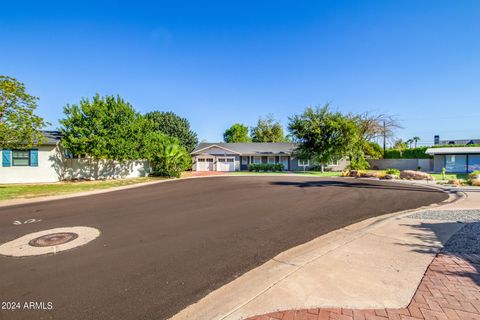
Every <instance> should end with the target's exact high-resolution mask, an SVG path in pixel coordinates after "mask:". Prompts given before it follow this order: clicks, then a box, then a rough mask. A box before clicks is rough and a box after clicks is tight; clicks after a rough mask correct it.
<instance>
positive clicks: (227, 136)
mask: <svg viewBox="0 0 480 320" xmlns="http://www.w3.org/2000/svg"><path fill="white" fill-rule="evenodd" d="M223 141H225V142H250V141H252V139H251V138H250V137H249V135H248V127H247V126H245V125H243V124H241V123H235V124H233V125H232V126H231V127H230V128H228V129H227V130H225V132H224V133H223Z"/></svg>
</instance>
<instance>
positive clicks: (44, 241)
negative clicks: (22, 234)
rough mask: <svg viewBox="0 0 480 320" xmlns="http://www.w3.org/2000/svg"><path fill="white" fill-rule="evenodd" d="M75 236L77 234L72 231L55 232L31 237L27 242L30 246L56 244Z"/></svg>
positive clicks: (65, 241) (76, 236)
mask: <svg viewBox="0 0 480 320" xmlns="http://www.w3.org/2000/svg"><path fill="white" fill-rule="evenodd" d="M77 238H78V234H76V233H74V232H57V233H51V234H47V235H44V236H41V237H38V238H35V239H32V240H30V241H29V242H28V244H29V245H31V246H32V247H49V246H58V245H60V244H64V243H67V242H70V241H72V240H75V239H77Z"/></svg>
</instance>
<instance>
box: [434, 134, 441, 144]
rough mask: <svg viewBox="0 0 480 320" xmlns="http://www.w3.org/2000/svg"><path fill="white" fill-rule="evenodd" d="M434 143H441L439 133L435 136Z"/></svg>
mask: <svg viewBox="0 0 480 320" xmlns="http://www.w3.org/2000/svg"><path fill="white" fill-rule="evenodd" d="M433 144H434V145H438V144H440V136H439V135H438V134H437V135H435V136H433Z"/></svg>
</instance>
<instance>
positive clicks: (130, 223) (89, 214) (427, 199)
mask: <svg viewBox="0 0 480 320" xmlns="http://www.w3.org/2000/svg"><path fill="white" fill-rule="evenodd" d="M446 198H447V195H446V194H444V193H441V192H438V191H434V190H432V189H424V188H421V187H413V186H403V185H396V184H392V183H387V182H365V181H362V182H360V181H354V180H346V179H322V178H303V177H291V176H281V177H273V176H272V177H212V178H202V179H190V180H180V181H173V182H168V183H161V184H156V185H150V186H145V187H140V188H135V189H130V190H123V191H117V192H112V193H106V194H99V195H93V196H88V197H80V198H71V199H65V200H57V201H50V202H44V203H38V204H29V205H19V206H15V207H5V208H0V243H4V242H7V241H10V240H13V239H15V238H18V237H20V236H22V235H25V234H27V233H31V232H36V231H41V230H46V229H51V228H57V227H68V226H88V227H95V228H98V229H100V230H101V232H102V234H101V235H100V237H99V238H97V239H96V240H94V241H92V242H90V243H89V244H87V245H85V246H82V247H78V248H76V249H73V250H71V251H65V252H61V253H58V254H56V255H44V256H36V257H27V258H12V257H5V256H0V302H9V301H10V302H21V303H22V304H23V303H24V302H30V301H34V302H51V303H53V309H52V310H41V311H39V310H22V311H19V310H16V311H9V310H0V319H42V318H43V319H50V318H54V319H115V320H119V319H165V318H168V317H169V316H172V315H173V314H175V313H176V312H178V311H180V310H181V309H183V308H184V307H186V306H187V305H189V304H191V303H194V302H195V301H197V300H199V299H200V298H202V297H203V296H205V295H207V294H208V293H209V292H210V291H212V290H214V289H216V288H218V287H220V286H222V285H223V284H225V283H228V282H229V281H231V280H233V279H234V278H235V277H238V276H240V275H241V274H243V273H245V272H246V271H248V270H250V269H252V268H254V267H256V266H258V265H260V264H262V263H264V262H265V261H267V260H269V259H271V258H272V257H274V256H275V255H277V254H278V253H280V252H282V251H285V250H287V249H289V248H292V247H294V246H296V245H299V244H302V243H305V242H307V241H309V240H312V239H313V238H315V237H318V236H320V235H322V234H325V233H328V232H330V231H332V230H335V229H338V228H341V227H343V226H346V225H349V224H352V223H354V222H357V221H361V220H363V219H366V218H369V217H373V216H377V215H381V214H384V213H388V212H394V211H398V210H404V209H410V208H416V207H419V206H422V205H426V204H430V203H434V202H440V201H442V200H445V199H446ZM31 218H34V219H41V220H42V221H40V222H36V223H31V224H24V225H13V221H15V220H20V221H25V220H27V219H31Z"/></svg>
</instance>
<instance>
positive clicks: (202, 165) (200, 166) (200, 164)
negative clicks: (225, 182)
mask: <svg viewBox="0 0 480 320" xmlns="http://www.w3.org/2000/svg"><path fill="white" fill-rule="evenodd" d="M197 171H213V158H197Z"/></svg>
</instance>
